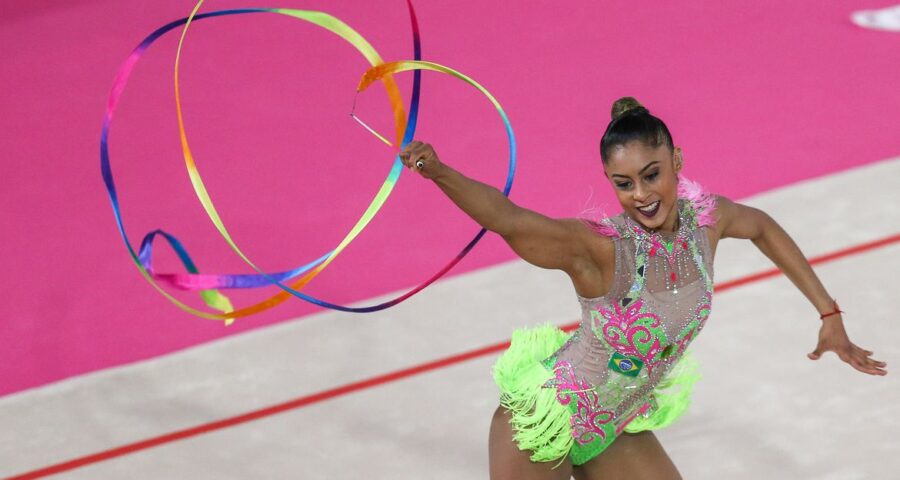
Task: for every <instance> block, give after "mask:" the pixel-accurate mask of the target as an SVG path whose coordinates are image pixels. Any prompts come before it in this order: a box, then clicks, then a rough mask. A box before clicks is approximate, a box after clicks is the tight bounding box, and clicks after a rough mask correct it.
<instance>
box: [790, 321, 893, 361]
mask: <svg viewBox="0 0 900 480" xmlns="http://www.w3.org/2000/svg"><path fill="white" fill-rule="evenodd" d="M829 350H830V351H832V352H834V353H836V354H837V356H838V357H840V359H841V360H843V361H845V362H847V363H849V364H850V366H852V367H853V368H855V369H857V370H859V371H860V372H863V373H868V374H870V375H887V371H886V370H885V369H884V368H883V367H886V366H887V363H885V362H880V361H878V360H875V359H873V358H869V356H870V355H872V352H871V351H869V350H865V349H862V348H859V347H857V346H856V345H855V344H854V343H853V342H851V341H850V339H849V338H848V337H847V332H846V331H845V330H844V322H843V319H842V318H841V316H840V315H835V316H832V317H828V318H826V319H825V320H823V321H822V328H821V329H819V343H818V345H816V349H815V350H813V351H812V353H808V354H807V355H806V356H807V357H809V359H810V360H818V359H819V358H821V357H822V354H823V353H825V352H827V351H829Z"/></svg>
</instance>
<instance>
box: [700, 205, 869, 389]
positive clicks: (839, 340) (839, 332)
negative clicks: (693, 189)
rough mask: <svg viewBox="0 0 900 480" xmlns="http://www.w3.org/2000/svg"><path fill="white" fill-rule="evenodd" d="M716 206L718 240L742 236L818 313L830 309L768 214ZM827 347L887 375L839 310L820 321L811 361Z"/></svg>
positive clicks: (851, 361)
mask: <svg viewBox="0 0 900 480" xmlns="http://www.w3.org/2000/svg"><path fill="white" fill-rule="evenodd" d="M716 205H717V208H716V210H717V212H716V213H717V216H718V219H717V222H716V231H717V233H718V236H719V238H720V239H721V238H744V239H748V240H750V241H752V242H753V244H754V245H756V247H757V248H759V250H760V251H761V252H762V253H763V254H765V256H767V257H769V259H770V260H772V262H773V263H774V264H775V265H776V266H777V267H778V268H779V269H780V270H781V271H782V272H784V274H785V275H786V276H787V277H788V279H790V280H791V282H793V284H794V285H795V286H796V287H797V288H798V289H799V290H800V291H801V292H802V293H803V295H805V296H806V298H808V299H809V301H810V302H811V303H812V304H813V306H814V307H815V308H816V310H817V311H818V312H819V314H820V315H822V314H825V313H829V312H832V311H833V310H834V305H835V304H834V301H833V300H832V298H831V296H830V295H828V292H827V291H826V290H825V287H824V286H823V285H822V282H821V281H820V280H819V277H818V276H816V274H815V272H814V271H813V269H812V267H811V266H810V264H809V262H808V261H807V260H806V257H805V256H803V252H801V251H800V248H799V247H798V246H797V244H796V243H794V240H793V239H792V238H791V237H790V236H789V235H788V234H787V232H785V231H784V229H783V228H781V226H780V225H778V223H777V222H775V220H773V219H772V217H770V216H769V215H768V214H766V213H765V212H763V211H762V210H759V209H757V208H753V207H748V206H746V205H741V204H739V203H735V202H732V201H731V200H729V199H727V198H725V197H722V196H717V197H716ZM829 350H831V351H833V352H835V353H836V354H837V355H838V357H840V359H841V360H843V361H845V362H847V363H849V364H850V365H851V366H853V368H855V369H857V370H859V371H861V372H865V373H869V374H872V375H885V374H887V371H885V370H884V368H883V367H885V366H887V364H886V363H885V362H880V361H877V360H875V359H873V358H870V355H872V352H871V351H869V350H865V349H862V348H860V347H858V346H856V345H855V344H854V343H853V342H851V341H850V339H849V338H848V337H847V332H846V330H845V329H844V321H843V318H842V317H841V314H840V313H838V314H837V315H830V316H828V317H826V318H825V319H824V320H822V327H821V329H820V330H819V342H818V344H817V345H816V349H815V350H814V351H813V352H812V353H810V354H808V355H807V356H808V357H809V358H810V359H811V360H818V359H819V358H820V357H821V356H822V354H823V353H825V352H826V351H829Z"/></svg>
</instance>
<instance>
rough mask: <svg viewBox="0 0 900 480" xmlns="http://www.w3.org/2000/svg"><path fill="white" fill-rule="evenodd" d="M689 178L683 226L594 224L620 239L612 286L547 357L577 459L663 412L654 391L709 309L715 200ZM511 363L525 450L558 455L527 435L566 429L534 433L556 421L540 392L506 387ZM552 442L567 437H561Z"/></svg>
mask: <svg viewBox="0 0 900 480" xmlns="http://www.w3.org/2000/svg"><path fill="white" fill-rule="evenodd" d="M689 185H690V186H691V187H692V188H693V190H692V191H691V193H692V195H688V194H685V195H684V196H682V195H681V194H682V193H684V192H687V191H688V190H686V189H687V188H688V187H686V186H685V185H684V184H682V185H680V191H679V193H680V195H679V199H678V216H679V227H678V229H677V231H676V232H672V233H663V232H653V233H651V232H648V231H647V230H645V229H644V228H643V227H642V226H641V225H639V224H638V223H636V222H635V221H634V220H632V219H631V218H630V217H628V216H627V215H625V214H620V215H618V216H616V217H611V218H606V219H604V220H603V221H602V222H600V223H594V224H592V225H593V229H594V230H595V231H596V232H597V233H598V234H602V235H605V236H608V237H610V238H611V239H612V240H613V241H614V243H615V275H614V279H613V283H612V286H611V288H610V290H609V292H608V293H607V294H606V295H604V296H602V297H597V298H584V297H581V296H578V301H579V303H580V305H581V325H580V327H579V328H578V330H576V331H575V332H574V333H573V334H572V335H571V336H568V337H567V338H566V340H565V343H564V344H563V345H562V346H561V347H559V346H558V345H557V348H555V349H554V350H550V351H551V352H553V353H552V354H550V355H549V356H546V355H545V356H543V357H541V358H543V360H542V361H541V362H540V363H541V364H542V366H543V367H544V369H545V371H546V372H548V375H547V376H548V379H546V380H545V381H544V382H543V384H542V385H541V387H542V389H544V390H549V391H550V392H553V393H554V394H555V395H554V396H555V400H556V402H558V404H559V405H560V406H564V407H565V408H566V411H567V413H568V414H570V416H569V418H568V422H567V423H568V425H564V426H565V427H568V428H567V430H568V432H569V433H570V434H571V437H572V438H570V439H569V440H570V445H571V448H570V451H569V454H570V456H571V459H572V462H573V464H575V465H579V464H582V463H584V462H586V461H587V460H589V459H591V458H593V457H595V456H596V455H598V454H599V453H600V452H602V451H603V450H604V449H605V448H606V447H607V446H608V445H609V444H611V443H612V442H613V440H615V438H616V437H617V436H618V435H619V434H620V433H621V432H622V431H623V430H625V427H626V426H627V425H628V424H629V423H630V422H632V421H633V420H634V419H635V418H636V417H637V416H638V415H641V416H642V417H643V418H649V417H651V416H652V415H654V414H656V412H657V409H658V408H659V405H658V402H657V400H658V399H657V398H656V397H657V396H658V395H656V394H658V393H659V392H658V391H655V389H657V387H659V385H660V382H661V381H663V380H664V379H666V378H667V374H668V373H669V372H670V370H672V367H673V366H674V365H675V364H676V363H677V362H678V360H679V359H680V358H681V357H682V355H683V353H684V352H685V349H686V348H687V347H688V345H689V344H690V343H691V341H692V340H693V339H694V338H695V337H696V336H697V334H698V333H699V332H700V330H702V329H703V326H704V324H705V322H706V319H707V317H708V316H709V313H710V306H711V301H712V293H713V266H712V260H713V259H712V250H711V248H710V243H709V240H708V237H707V227H712V226H713V223H714V221H713V216H712V211H713V209H714V203H713V197H712V196H710V195H708V194H705V193H703V192H702V191H701V190H700V189H699V186H698V185H696V184H689ZM535 331H536V329H535ZM513 343H515V336H514V342H513ZM520 343H525V342H524V341H520ZM533 343H538V340H535V341H534V342H533ZM514 347H516V346H515V345H513V347H511V349H510V350H514ZM548 353H549V352H548ZM532 354H533V355H536V354H537V352H536V351H533V352H532ZM509 355H510V356H513V355H516V354H515V353H512V352H511V353H510V354H509ZM504 361H505V360H504V359H501V360H500V361H498V364H497V366H495V378H498V385H500V386H501V404H504V405H506V406H507V408H510V409H511V410H513V421H512V423H513V425H514V427H515V426H518V427H520V428H521V431H519V432H517V434H516V436H517V440H520V442H519V444H520V448H522V447H525V444H527V448H529V449H532V450H534V451H535V452H536V457H533V460H542V461H546V460H548V459H549V457H546V456H545V455H543V454H540V452H538V448H537V446H536V445H538V444H537V443H535V441H531V443H529V442H528V441H525V440H526V439H530V438H531V437H532V436H535V437H536V436H539V435H542V436H544V437H548V439H547V441H550V437H559V436H561V433H560V431H557V432H556V433H549V431H543V432H540V433H532V432H530V431H526V430H528V429H531V430H535V431H536V430H539V429H545V427H544V425H546V424H547V423H548V422H549V421H543V420H541V421H540V422H539V421H536V420H531V419H530V418H529V417H528V415H532V416H534V415H535V414H539V415H538V416H541V415H543V414H540V413H539V412H537V410H538V409H540V408H541V407H540V402H541V400H540V399H538V400H536V401H530V402H524V401H516V400H514V399H515V397H516V396H517V395H520V396H521V395H525V394H526V393H525V389H524V388H523V387H519V386H516V387H515V388H517V389H519V390H521V392H513V391H511V390H513V388H509V387H504V385H501V383H502V382H501V380H503V379H502V378H499V377H498V372H497V370H498V369H500V368H504V369H508V368H507V367H506V366H504V365H503V362H504ZM520 370H521V371H524V370H522V369H520ZM499 374H500V375H501V376H502V374H503V372H499ZM519 375H520V376H523V374H521V373H519ZM524 376H527V375H524ZM670 376H671V375H670ZM507 384H509V382H507ZM505 390H506V391H505ZM541 393H543V392H541ZM505 394H507V396H506V397H504V395H505ZM533 396H535V397H536V396H537V395H533ZM504 399H506V400H507V401H506V402H504ZM660 400H661V401H665V400H664V399H660ZM523 405H528V407H527V408H528V409H530V411H528V412H525V411H524V410H523V411H522V412H519V413H521V414H522V415H521V416H520V418H519V419H518V422H519V423H518V424H517V418H516V412H515V409H516V408H520V409H521V407H522V406H523ZM545 415H548V416H549V415H551V414H550V413H546V414H545ZM528 422H531V423H528ZM541 422H543V423H541ZM635 423H638V422H635ZM538 425H541V426H540V427H538ZM650 428H653V427H650ZM630 430H631V429H629V431H630ZM552 440H553V441H554V442H556V443H557V444H559V440H558V439H556V438H552ZM529 441H530V440H529ZM557 450H558V448H557Z"/></svg>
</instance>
